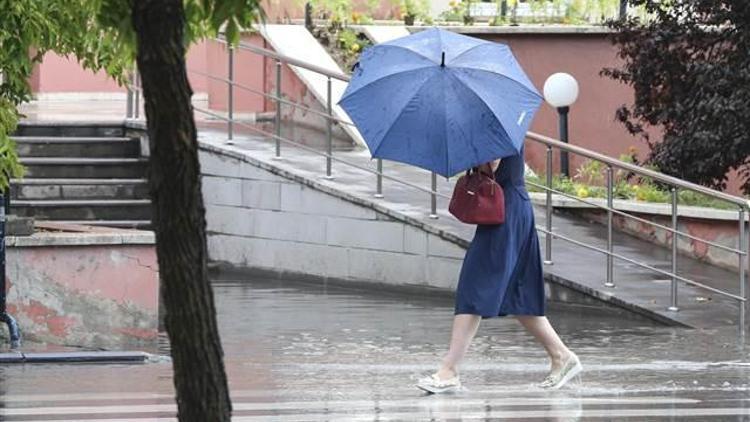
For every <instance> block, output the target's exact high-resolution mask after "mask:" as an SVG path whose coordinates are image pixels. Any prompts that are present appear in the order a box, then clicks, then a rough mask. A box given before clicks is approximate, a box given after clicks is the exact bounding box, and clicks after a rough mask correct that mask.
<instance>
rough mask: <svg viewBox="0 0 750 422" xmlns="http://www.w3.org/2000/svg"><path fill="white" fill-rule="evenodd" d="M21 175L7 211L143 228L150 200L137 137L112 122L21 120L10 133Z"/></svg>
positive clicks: (97, 223) (146, 223) (147, 216)
mask: <svg viewBox="0 0 750 422" xmlns="http://www.w3.org/2000/svg"><path fill="white" fill-rule="evenodd" d="M13 138H14V139H15V141H16V144H17V146H18V152H19V155H20V156H21V161H22V163H23V164H24V165H25V166H26V176H25V177H24V178H23V179H20V180H14V181H13V182H12V186H11V212H12V213H13V214H16V215H19V216H29V217H34V218H35V219H36V220H42V221H44V220H48V221H56V222H66V223H73V224H91V225H101V226H111V227H131V228H148V226H149V225H150V223H151V221H150V220H151V203H150V201H149V199H148V183H147V182H148V181H147V179H146V170H147V165H148V159H146V158H144V157H142V156H141V146H140V140H139V139H138V138H137V137H131V136H127V134H126V130H125V128H123V127H122V126H118V125H114V124H113V125H108V124H87V125H75V124H69V123H63V124H44V123H34V124H22V125H21V126H19V128H18V130H17V132H16V134H15V135H14V136H13Z"/></svg>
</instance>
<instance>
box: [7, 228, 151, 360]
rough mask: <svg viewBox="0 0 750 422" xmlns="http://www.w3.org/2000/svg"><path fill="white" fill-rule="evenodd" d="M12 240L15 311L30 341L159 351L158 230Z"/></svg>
mask: <svg viewBox="0 0 750 422" xmlns="http://www.w3.org/2000/svg"><path fill="white" fill-rule="evenodd" d="M100 230H106V229H100ZM7 243H8V249H7V257H6V259H7V264H6V265H7V270H6V271H7V278H8V283H9V287H8V312H9V313H10V314H11V315H12V316H14V317H15V318H16V320H17V321H18V325H19V327H20V329H21V332H22V336H23V338H24V339H27V340H31V341H38V342H46V343H51V344H60V345H67V346H79V347H86V348H117V349H127V348H136V347H137V348H143V347H146V348H155V346H156V340H157V334H158V307H159V306H158V303H159V272H158V265H157V262H156V250H155V248H154V236H153V233H150V232H137V231H125V230H120V231H118V232H117V233H109V234H104V233H43V232H42V233H36V234H34V235H33V236H31V237H8V238H7Z"/></svg>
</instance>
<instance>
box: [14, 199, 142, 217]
mask: <svg viewBox="0 0 750 422" xmlns="http://www.w3.org/2000/svg"><path fill="white" fill-rule="evenodd" d="M10 210H11V212H12V213H13V214H16V215H19V216H22V217H34V218H35V219H37V220H55V221H59V220H68V221H70V220H81V221H84V220H116V221H122V220H150V219H151V201H150V200H148V199H130V200H113V199H110V200H18V201H14V202H12V203H11V209H10Z"/></svg>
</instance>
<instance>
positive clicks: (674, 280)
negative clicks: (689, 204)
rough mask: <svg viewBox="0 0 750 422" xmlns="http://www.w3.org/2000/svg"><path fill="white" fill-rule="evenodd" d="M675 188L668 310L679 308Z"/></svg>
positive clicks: (673, 190)
mask: <svg viewBox="0 0 750 422" xmlns="http://www.w3.org/2000/svg"><path fill="white" fill-rule="evenodd" d="M678 197H679V196H678V193H677V188H676V187H672V283H671V291H670V293H669V296H670V299H671V300H670V304H669V308H667V310H668V311H672V312H677V311H679V310H680V308H679V307H677V247H678V246H679V245H678V242H679V240H680V237H679V236H678V235H677V223H678V218H677V217H678V215H677V200H678Z"/></svg>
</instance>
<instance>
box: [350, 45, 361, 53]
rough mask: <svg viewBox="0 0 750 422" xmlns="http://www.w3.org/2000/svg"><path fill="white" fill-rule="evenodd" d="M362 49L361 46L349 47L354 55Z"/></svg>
mask: <svg viewBox="0 0 750 422" xmlns="http://www.w3.org/2000/svg"><path fill="white" fill-rule="evenodd" d="M360 48H361V47H360V46H359V44H352V46H351V47H349V50H351V51H352V53H357V52H359V49H360Z"/></svg>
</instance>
